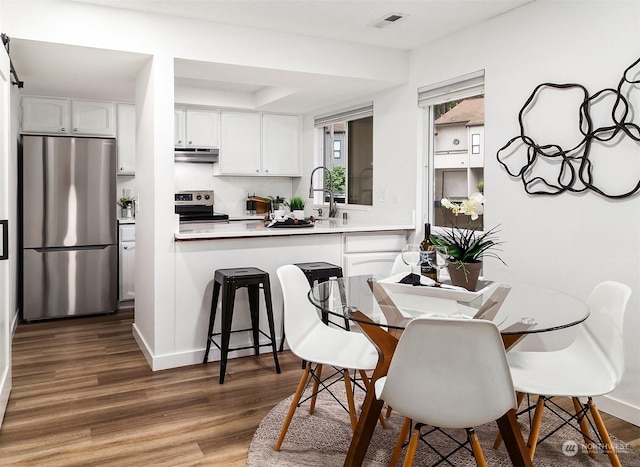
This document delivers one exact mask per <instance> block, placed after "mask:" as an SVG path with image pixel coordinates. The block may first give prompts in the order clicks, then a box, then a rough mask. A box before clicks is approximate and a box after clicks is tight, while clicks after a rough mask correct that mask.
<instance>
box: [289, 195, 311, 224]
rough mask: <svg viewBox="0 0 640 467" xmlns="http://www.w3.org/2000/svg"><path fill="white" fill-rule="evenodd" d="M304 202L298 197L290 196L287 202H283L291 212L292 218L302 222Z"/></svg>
mask: <svg viewBox="0 0 640 467" xmlns="http://www.w3.org/2000/svg"><path fill="white" fill-rule="evenodd" d="M305 204H306V203H305V201H304V199H303V198H301V197H300V196H292V197H291V199H290V200H289V202H286V201H285V205H286V206H289V209H291V212H292V213H293V217H294V218H295V219H302V220H304V205H305Z"/></svg>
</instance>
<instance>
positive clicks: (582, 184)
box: [497, 59, 640, 198]
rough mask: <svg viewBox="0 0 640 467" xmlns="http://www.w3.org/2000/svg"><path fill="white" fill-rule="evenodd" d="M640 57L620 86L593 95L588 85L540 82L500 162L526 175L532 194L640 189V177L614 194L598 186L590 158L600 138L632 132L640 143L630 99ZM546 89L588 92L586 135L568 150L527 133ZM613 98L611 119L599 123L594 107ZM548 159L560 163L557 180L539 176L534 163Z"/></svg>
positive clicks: (582, 116)
mask: <svg viewBox="0 0 640 467" xmlns="http://www.w3.org/2000/svg"><path fill="white" fill-rule="evenodd" d="M639 64H640V59H638V60H636V61H635V62H634V63H633V64H632V65H631V66H629V67H628V68H627V69H626V70H625V72H624V74H623V75H622V78H621V79H620V82H619V83H618V87H617V88H616V89H613V88H606V89H602V90H601V91H598V92H597V93H595V94H594V95H592V96H589V92H588V91H587V89H586V88H585V87H584V86H582V85H580V84H554V83H544V84H540V85H538V86H537V87H536V88H535V89H534V90H533V93H532V94H531V96H530V97H529V99H527V101H526V102H525V104H524V106H523V107H522V109H521V110H520V113H519V114H518V122H519V124H520V135H518V136H516V137H514V138H512V139H510V140H509V142H508V143H507V144H505V145H504V146H503V147H502V148H500V149H499V150H498V153H497V158H498V162H499V163H500V164H501V165H502V166H503V167H504V168H505V170H506V171H507V172H508V173H509V175H511V176H512V177H517V178H520V179H521V181H522V183H523V185H524V189H525V191H526V192H527V193H529V194H531V195H558V194H561V193H563V192H565V191H569V192H574V193H580V192H584V191H587V190H592V191H595V192H596V193H599V194H600V195H602V196H605V197H607V198H625V197H628V196H631V195H634V194H635V193H637V192H638V191H639V190H640V180H639V181H638V182H637V184H636V185H635V187H633V188H632V189H630V190H628V191H626V192H624V193H616V194H612V193H608V192H606V191H605V190H603V189H601V188H599V187H597V186H595V185H594V177H593V170H594V164H593V162H592V161H591V160H590V159H589V155H590V153H591V149H592V145H593V143H594V142H596V141H598V142H603V143H607V142H611V141H612V140H614V138H621V137H628V138H631V139H632V140H634V141H636V142H640V126H638V124H636V123H634V122H633V117H634V115H633V109H632V108H631V105H630V104H629V101H628V98H629V93H630V91H631V90H632V88H634V87H635V86H634V85H636V84H639V83H640V78H639V76H640V66H639ZM546 88H555V89H573V90H578V91H581V92H582V95H583V100H582V103H581V105H580V108H579V128H580V134H581V135H582V140H581V141H580V142H579V143H578V144H577V145H575V146H574V147H572V148H569V149H564V148H562V147H560V146H559V145H557V144H539V143H538V142H537V141H534V139H533V138H532V137H530V136H528V135H527V134H526V131H525V125H524V122H525V116H526V114H527V112H529V111H530V110H531V108H532V107H533V105H534V104H535V102H536V100H537V98H538V96H539V94H540V92H542V90H544V89H546ZM606 97H609V98H613V105H612V107H611V109H610V110H611V122H610V123H611V124H610V125H607V126H602V127H598V128H594V125H593V120H592V116H591V110H592V106H593V105H595V103H597V102H602V101H603V100H604V98H606ZM522 148H525V150H526V157H523V158H522V160H517V161H516V162H515V163H514V162H513V161H512V160H509V159H510V158H514V157H516V156H517V152H518V150H521V149H522ZM542 162H547V163H550V164H547V167H554V166H555V167H557V169H556V175H557V178H556V179H555V180H548V179H545V178H544V177H542V176H537V175H535V171H534V167H535V166H536V164H538V163H542Z"/></svg>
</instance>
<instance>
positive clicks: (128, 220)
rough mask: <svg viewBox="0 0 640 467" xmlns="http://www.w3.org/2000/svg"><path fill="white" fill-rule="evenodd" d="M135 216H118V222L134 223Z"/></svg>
mask: <svg viewBox="0 0 640 467" xmlns="http://www.w3.org/2000/svg"><path fill="white" fill-rule="evenodd" d="M135 223H136V218H135V217H118V224H135Z"/></svg>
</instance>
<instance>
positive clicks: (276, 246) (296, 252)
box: [156, 219, 414, 369]
mask: <svg viewBox="0 0 640 467" xmlns="http://www.w3.org/2000/svg"><path fill="white" fill-rule="evenodd" d="M413 230H414V226H413V225H410V224H406V225H405V224H398V225H385V226H381V225H380V224H379V223H378V224H374V223H373V222H371V223H367V222H351V221H350V222H348V223H346V224H343V222H342V219H335V220H334V219H331V220H325V221H321V222H318V223H316V225H315V226H313V227H307V228H266V227H265V226H264V224H263V223H262V222H256V221H239V222H229V223H219V224H206V228H201V229H199V230H198V229H196V230H188V231H187V230H183V231H181V232H179V233H176V234H175V242H174V248H175V268H176V270H175V271H176V275H175V277H176V280H175V287H176V288H175V310H176V319H175V329H174V331H175V333H174V336H175V339H176V340H175V353H174V354H173V355H166V356H165V358H166V360H165V361H156V363H157V364H158V367H163V368H169V367H174V366H181V365H190V364H198V363H201V362H202V359H203V356H204V349H205V345H206V334H207V325H208V320H209V311H210V306H211V295H212V290H213V276H214V271H215V270H216V269H221V268H231V267H246V266H253V267H257V268H260V269H262V270H264V271H267V272H268V273H269V276H270V279H271V292H272V301H273V310H274V318H275V326H276V337H277V343H278V346H279V344H280V339H281V337H282V293H281V291H280V284H279V283H278V280H277V276H276V270H277V269H278V267H280V266H282V265H284V264H291V263H301V262H312V261H326V262H329V263H333V264H338V265H341V266H342V267H343V268H344V267H345V256H348V255H346V254H345V253H346V252H345V245H346V244H347V239H349V238H352V237H353V236H357V237H358V238H359V240H360V241H364V242H367V241H368V240H369V239H370V240H371V244H372V245H375V246H376V248H379V249H380V250H381V251H380V252H381V254H383V255H389V254H392V253H393V254H394V255H395V254H397V252H399V251H400V249H401V248H402V246H404V244H405V243H406V239H407V235H408V233H409V232H410V231H413ZM372 272H373V273H375V271H372ZM345 274H348V271H345ZM246 295H247V294H246V292H245V291H244V290H243V289H240V290H239V291H238V293H237V295H236V301H235V307H234V308H235V311H234V317H233V323H234V328H237V329H240V328H247V327H250V320H249V312H248V300H247V296H246ZM218 306H220V304H218ZM218 316H219V315H218ZM260 322H261V325H262V323H264V325H265V326H266V313H265V310H264V303H263V302H262V300H261V301H260ZM219 325H220V321H219V319H216V332H219ZM237 338H238V339H243V341H242V342H246V343H249V340H250V336H249V334H248V333H247V335H246V336H245V335H244V334H243V333H239V334H238V335H237ZM265 351H266V350H265ZM251 353H252V350H243V351H236V352H232V353H230V355H229V357H230V358H234V357H238V356H243V355H250V354H251ZM219 358H220V357H219V351H218V349H217V348H215V347H213V348H212V350H211V352H210V354H209V361H210V362H211V361H214V362H215V361H218V360H219ZM160 360H164V358H162V357H160ZM210 364H211V365H217V363H210ZM230 368H231V369H232V368H233V367H232V366H231V367H230Z"/></svg>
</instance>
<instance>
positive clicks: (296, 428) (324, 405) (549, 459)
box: [247, 394, 640, 467]
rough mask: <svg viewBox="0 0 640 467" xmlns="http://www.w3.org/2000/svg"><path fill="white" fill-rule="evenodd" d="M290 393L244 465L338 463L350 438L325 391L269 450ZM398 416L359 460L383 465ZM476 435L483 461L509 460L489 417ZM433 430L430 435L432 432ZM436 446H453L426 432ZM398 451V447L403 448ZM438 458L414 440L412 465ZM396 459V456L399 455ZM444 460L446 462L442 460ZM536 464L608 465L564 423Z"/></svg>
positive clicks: (462, 457)
mask: <svg viewBox="0 0 640 467" xmlns="http://www.w3.org/2000/svg"><path fill="white" fill-rule="evenodd" d="M290 403H291V397H289V398H288V399H285V400H284V401H282V402H280V403H279V404H278V405H277V406H276V407H274V408H273V409H272V410H271V411H270V412H269V414H268V415H267V416H266V417H265V418H264V419H263V420H262V422H261V423H260V426H259V427H258V429H257V430H256V432H255V434H254V437H253V441H252V442H251V447H250V448H249V456H248V458H247V466H248V467H265V466H278V467H283V466H289V467H294V466H295V467H299V466H322V467H329V466H341V465H343V462H344V458H345V455H346V452H347V451H348V449H349V443H350V441H351V428H350V424H349V417H348V415H347V413H346V412H345V411H344V410H343V409H342V407H340V405H339V404H338V403H337V402H335V401H334V400H333V399H331V396H330V395H324V394H320V395H319V396H318V402H317V404H316V409H315V413H314V414H313V415H309V404H308V402H307V403H305V404H303V405H302V406H301V407H299V408H298V410H296V413H295V416H294V418H293V420H292V422H291V426H290V427H289V431H288V432H287V436H286V437H285V440H284V443H283V445H282V449H281V450H280V451H279V452H276V451H274V449H273V446H274V445H275V442H276V439H277V438H278V435H279V433H280V429H281V427H282V423H283V421H284V418H285V416H286V413H287V410H288V409H289V404H290ZM520 418H521V419H522V420H519V421H520V425H521V429H522V432H523V435H524V437H525V440H526V437H527V436H528V432H529V429H528V418H527V417H526V416H525V415H521V416H520ZM557 420H558V419H557V417H555V416H554V415H553V414H550V413H546V414H545V417H544V419H543V426H542V430H541V437H542V436H544V434H545V433H546V432H548V431H549V430H550V429H554V428H555V427H556V426H557ZM402 422H403V418H402V417H401V416H400V415H398V414H397V413H392V415H391V417H390V418H389V419H388V422H387V428H386V429H383V428H382V427H381V426H380V425H379V424H378V426H377V428H376V431H375V433H374V436H373V439H372V440H371V444H370V446H369V450H368V451H367V456H366V460H365V463H364V465H365V466H368V467H369V466H370V467H378V466H380V467H381V466H386V465H387V464H388V462H389V457H390V455H391V452H392V450H393V446H394V443H395V441H396V438H397V436H398V433H399V431H400V428H401V426H402ZM475 429H476V432H477V433H478V436H479V438H480V442H481V444H482V448H483V450H484V454H485V457H486V460H487V465H489V466H511V462H510V460H509V456H508V454H507V452H506V449H505V448H504V444H502V445H501V446H500V448H499V449H497V450H494V449H493V447H492V445H493V442H494V440H495V439H496V435H497V434H498V428H497V426H496V424H495V423H490V424H487V425H483V426H480V427H475ZM447 433H448V434H450V435H452V436H454V437H455V438H457V439H464V438H465V433H464V430H448V431H447ZM432 436H433V435H432ZM428 439H429V440H430V442H431V444H432V445H434V446H435V447H436V448H437V449H439V450H442V451H443V452H446V449H447V445H449V446H453V444H452V443H451V441H449V440H448V439H447V438H446V437H445V436H443V435H439V436H435V438H433V437H430V438H428ZM612 440H613V443H614V446H615V447H616V449H617V451H618V456H619V458H620V461H621V462H622V465H623V466H625V467H640V454H639V453H637V452H635V451H633V449H632V448H631V447H630V446H628V445H627V444H626V443H624V442H622V441H620V440H618V439H615V438H613V437H612ZM563 444H564V445H565V447H566V446H574V447H575V449H566V448H565V450H564V451H565V452H566V451H570V452H571V454H573V455H565V454H564V453H563ZM403 455H404V453H403ZM437 461H438V457H437V455H435V454H434V453H433V452H432V451H431V450H430V449H429V448H428V447H427V446H426V445H424V444H423V443H419V447H418V451H417V453H416V457H415V460H414V465H416V466H430V465H434V464H435V463H436V462H437ZM450 461H451V463H452V464H453V465H456V466H475V465H476V464H475V461H474V459H473V457H472V456H471V454H470V453H469V452H468V451H466V450H461V451H459V452H458V453H456V454H454V456H453V457H451V458H450ZM401 462H402V459H401ZM443 465H446V464H443ZM534 465H535V466H536V467H538V466H542V467H558V466H563V467H564V466H566V467H573V466H610V465H611V464H610V463H609V460H608V457H607V455H606V454H605V453H602V452H599V453H598V454H597V455H596V459H595V460H594V459H591V458H590V457H589V456H588V454H587V453H586V450H585V446H584V440H583V439H582V436H581V435H580V433H578V432H576V431H574V430H573V429H571V428H569V427H565V428H562V429H560V430H559V431H557V432H556V433H555V434H554V435H553V436H552V437H550V438H549V439H547V440H546V441H545V442H544V443H541V444H540V445H539V446H538V448H537V450H536V455H535V462H534Z"/></svg>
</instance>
